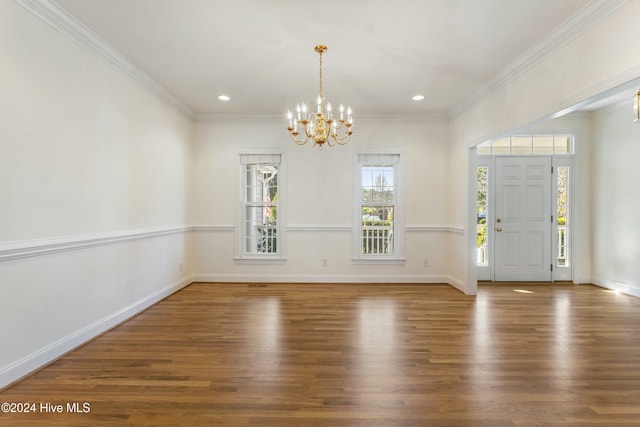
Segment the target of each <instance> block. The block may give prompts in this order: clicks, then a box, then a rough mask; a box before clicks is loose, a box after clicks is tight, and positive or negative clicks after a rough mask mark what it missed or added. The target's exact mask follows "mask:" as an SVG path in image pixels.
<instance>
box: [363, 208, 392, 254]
mask: <svg viewBox="0 0 640 427" xmlns="http://www.w3.org/2000/svg"><path fill="white" fill-rule="evenodd" d="M361 251H362V253H363V254H393V253H394V248H393V206H392V205H386V206H371V205H369V206H367V205H363V206H362V248H361Z"/></svg>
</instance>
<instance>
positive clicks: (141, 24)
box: [56, 0, 589, 120]
mask: <svg viewBox="0 0 640 427" xmlns="http://www.w3.org/2000/svg"><path fill="white" fill-rule="evenodd" d="M56 3H57V4H58V5H60V6H61V7H62V8H64V9H65V10H66V11H67V12H69V14H71V15H73V16H74V17H75V18H76V19H77V20H79V21H80V22H82V23H83V24H84V25H86V26H87V27H88V28H89V29H90V30H92V31H93V32H94V33H96V34H97V35H98V36H99V37H101V38H102V39H104V40H105V41H106V42H107V43H108V44H110V45H111V46H112V47H114V48H116V49H117V50H118V51H119V52H120V53H122V54H123V55H124V56H126V57H127V58H128V59H129V60H131V61H132V62H133V63H135V64H136V65H137V66H138V67H139V68H140V69H141V70H142V71H143V72H144V73H146V74H147V75H149V76H151V78H152V79H154V80H155V81H156V82H157V83H159V85H160V86H162V87H163V88H164V89H166V90H167V91H168V92H169V93H170V94H172V95H173V96H174V97H175V98H177V99H178V100H179V101H180V102H181V103H183V104H185V105H186V106H188V108H189V109H190V110H192V111H193V112H194V113H198V114H265V115H283V114H284V113H286V111H287V109H293V108H294V107H295V104H296V103H299V102H306V103H307V104H308V105H309V104H310V103H313V102H315V99H316V97H317V94H318V84H319V70H318V68H319V64H318V54H317V53H315V52H314V50H313V47H314V46H315V45H317V44H320V43H322V44H325V45H327V46H328V47H329V50H328V52H327V53H326V54H325V55H324V56H323V66H324V95H325V97H326V98H327V99H328V100H329V101H330V102H331V103H332V104H334V105H337V104H340V103H344V104H345V105H346V104H350V105H351V107H352V108H353V110H354V116H355V117H356V120H357V116H358V115H379V114H429V113H442V114H447V113H451V111H452V110H454V109H456V108H457V107H459V106H460V105H463V104H464V103H465V101H466V100H467V99H468V98H469V96H471V95H474V94H476V93H478V92H479V91H480V90H482V88H484V87H486V86H487V84H488V83H490V82H491V81H492V80H493V79H495V77H496V76H497V75H498V74H499V73H500V71H501V70H503V69H504V68H505V67H506V66H508V65H509V64H512V63H513V62H514V61H515V60H516V59H517V58H519V57H520V56H521V55H522V54H523V53H525V52H527V51H529V50H530V49H532V48H533V47H535V46H536V45H538V44H539V43H540V42H541V41H542V40H544V39H545V38H546V37H548V36H549V34H550V33H552V32H553V31H554V30H555V29H557V28H558V27H559V26H561V25H562V24H563V23H565V22H566V21H567V19H568V18H570V17H571V16H572V15H574V14H575V13H576V12H577V11H578V10H580V9H581V8H582V7H585V6H586V5H588V3H589V0H395V1H390V0H349V1H346V0H323V1H322V2H312V1H308V0H295V1H293V0H269V1H265V0H235V1H228V0H227V1H223V0H91V1H87V0H56ZM219 94H226V95H229V96H230V97H231V100H230V101H228V102H221V101H219V100H218V99H217V95H219ZM415 94H423V95H424V96H425V99H424V100H423V101H420V102H416V101H412V99H411V97H412V96H413V95H415Z"/></svg>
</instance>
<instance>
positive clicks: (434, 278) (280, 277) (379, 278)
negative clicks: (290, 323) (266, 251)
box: [192, 273, 458, 288]
mask: <svg viewBox="0 0 640 427" xmlns="http://www.w3.org/2000/svg"><path fill="white" fill-rule="evenodd" d="M192 277H193V281H194V282H217V283H224V282H229V283H244V282H246V283H255V282H262V283H432V284H433V283H445V284H449V285H451V286H453V287H455V288H458V286H457V282H454V283H456V285H454V284H453V283H451V282H452V280H451V278H450V277H449V276H445V275H408V274H405V275H402V274H393V275H380V274H376V275H337V274H270V275H265V274H233V273H232V274H215V273H209V274H195V275H194V276H192Z"/></svg>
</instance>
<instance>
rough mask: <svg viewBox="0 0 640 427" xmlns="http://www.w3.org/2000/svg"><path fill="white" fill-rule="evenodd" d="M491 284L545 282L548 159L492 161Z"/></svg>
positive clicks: (548, 234) (548, 259) (547, 275)
mask: <svg viewBox="0 0 640 427" xmlns="http://www.w3.org/2000/svg"><path fill="white" fill-rule="evenodd" d="M495 182H496V186H495V189H496V192H495V216H494V224H493V228H494V236H495V247H494V250H495V268H494V279H495V280H496V281H551V263H552V261H551V226H552V218H551V158H550V157H497V158H496V181H495Z"/></svg>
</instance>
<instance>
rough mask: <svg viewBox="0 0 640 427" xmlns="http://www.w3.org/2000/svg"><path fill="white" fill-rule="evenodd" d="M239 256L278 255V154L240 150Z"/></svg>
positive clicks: (279, 240) (279, 246)
mask: <svg viewBox="0 0 640 427" xmlns="http://www.w3.org/2000/svg"><path fill="white" fill-rule="evenodd" d="M240 163H241V166H242V200H241V215H240V216H241V224H240V230H241V232H240V257H258V258H261V257H265V258H269V257H277V256H279V255H281V252H282V250H281V247H282V245H281V239H280V234H281V233H280V228H281V227H280V220H279V216H278V207H279V204H280V197H279V196H280V192H279V189H280V187H279V183H280V181H281V180H280V175H281V173H280V172H281V155H280V154H241V155H240Z"/></svg>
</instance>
